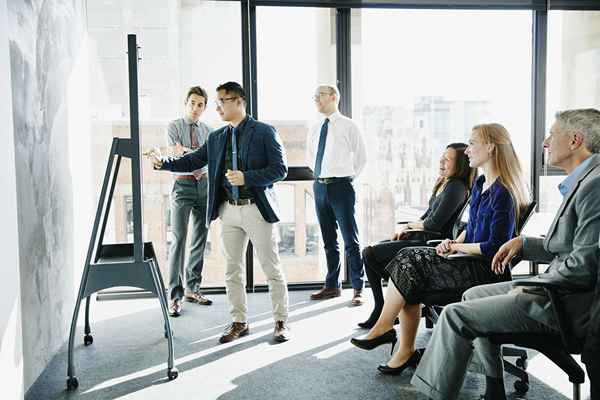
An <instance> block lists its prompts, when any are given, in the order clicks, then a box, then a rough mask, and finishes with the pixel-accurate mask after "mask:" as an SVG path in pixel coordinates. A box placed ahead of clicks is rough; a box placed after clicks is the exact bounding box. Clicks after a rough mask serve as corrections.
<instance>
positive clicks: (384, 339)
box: [350, 328, 398, 354]
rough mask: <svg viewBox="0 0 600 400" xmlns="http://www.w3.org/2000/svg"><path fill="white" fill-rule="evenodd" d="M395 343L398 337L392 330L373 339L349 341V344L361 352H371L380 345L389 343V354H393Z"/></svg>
mask: <svg viewBox="0 0 600 400" xmlns="http://www.w3.org/2000/svg"><path fill="white" fill-rule="evenodd" d="M397 341H398V337H397V335H396V330H395V329H393V328H392V329H390V330H389V331H387V332H386V333H384V334H383V335H381V336H377V337H376V338H373V339H358V338H352V339H350V343H352V344H353V345H355V346H356V347H358V348H360V349H363V350H373V349H374V348H376V347H379V346H381V345H382V344H386V343H391V344H392V351H391V352H390V354H393V353H394V346H395V345H396V342H397Z"/></svg>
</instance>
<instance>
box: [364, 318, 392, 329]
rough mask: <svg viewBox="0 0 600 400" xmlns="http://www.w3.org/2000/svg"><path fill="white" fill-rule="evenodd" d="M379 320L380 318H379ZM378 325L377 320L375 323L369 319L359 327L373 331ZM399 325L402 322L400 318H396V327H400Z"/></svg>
mask: <svg viewBox="0 0 600 400" xmlns="http://www.w3.org/2000/svg"><path fill="white" fill-rule="evenodd" d="M377 318H379V317H377ZM376 323H377V319H375V320H374V321H371V318H369V319H368V320H366V321H365V322H359V323H358V326H359V327H360V328H363V329H371V328H372V327H374V326H375V324H376ZM398 324H400V320H399V319H398V318H396V319H395V320H394V325H398Z"/></svg>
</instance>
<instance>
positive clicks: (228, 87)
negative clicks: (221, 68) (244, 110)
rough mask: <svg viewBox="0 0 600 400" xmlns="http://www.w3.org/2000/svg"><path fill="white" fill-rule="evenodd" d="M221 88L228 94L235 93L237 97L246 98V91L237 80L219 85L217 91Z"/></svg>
mask: <svg viewBox="0 0 600 400" xmlns="http://www.w3.org/2000/svg"><path fill="white" fill-rule="evenodd" d="M219 90H224V91H225V93H227V94H234V95H236V96H237V97H241V98H242V99H244V100H246V92H244V88H243V87H242V85H240V84H239V83H237V82H225V83H224V84H222V85H219V86H218V87H217V92H218V91H219Z"/></svg>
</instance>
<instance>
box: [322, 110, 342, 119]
mask: <svg viewBox="0 0 600 400" xmlns="http://www.w3.org/2000/svg"><path fill="white" fill-rule="evenodd" d="M341 116H342V114H340V112H339V111H337V110H336V111H334V113H333V114H331V115H330V116H329V117H325V118H328V119H329V122H334V121H335V120H336V119H338V118H339V117H341ZM323 120H325V119H323Z"/></svg>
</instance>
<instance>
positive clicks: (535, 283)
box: [513, 278, 564, 292]
mask: <svg viewBox="0 0 600 400" xmlns="http://www.w3.org/2000/svg"><path fill="white" fill-rule="evenodd" d="M513 284H514V286H527V287H540V288H543V289H547V290H552V291H555V292H558V291H559V290H561V289H564V287H561V286H559V285H557V284H556V283H554V282H548V281H544V280H542V279H538V278H527V279H519V280H516V281H514V283H513Z"/></svg>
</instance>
